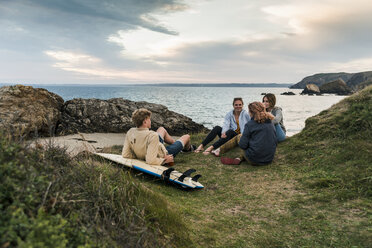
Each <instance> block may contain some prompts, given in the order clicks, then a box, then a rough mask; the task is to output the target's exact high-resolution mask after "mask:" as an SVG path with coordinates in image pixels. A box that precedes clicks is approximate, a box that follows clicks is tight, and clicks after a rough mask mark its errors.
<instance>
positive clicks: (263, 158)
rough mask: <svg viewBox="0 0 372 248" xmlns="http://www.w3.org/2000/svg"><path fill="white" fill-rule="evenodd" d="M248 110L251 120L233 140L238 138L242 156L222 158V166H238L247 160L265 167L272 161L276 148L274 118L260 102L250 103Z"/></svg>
mask: <svg viewBox="0 0 372 248" xmlns="http://www.w3.org/2000/svg"><path fill="white" fill-rule="evenodd" d="M248 109H249V115H250V116H251V120H250V121H249V122H248V123H247V124H246V125H245V127H244V132H243V134H242V135H239V136H237V137H235V138H234V139H239V138H240V140H239V141H238V144H239V147H240V148H241V149H243V150H244V155H242V156H240V157H239V158H227V157H222V158H221V162H222V163H223V164H240V163H241V162H242V161H244V160H247V161H249V162H250V163H251V164H252V165H265V164H269V163H271V162H272V160H273V159H274V155H275V150H276V146H277V138H276V131H275V127H274V124H273V123H272V122H271V120H272V119H274V117H273V116H272V115H271V114H270V113H267V112H266V110H265V106H264V105H263V104H262V103H260V102H252V103H250V104H249V105H248Z"/></svg>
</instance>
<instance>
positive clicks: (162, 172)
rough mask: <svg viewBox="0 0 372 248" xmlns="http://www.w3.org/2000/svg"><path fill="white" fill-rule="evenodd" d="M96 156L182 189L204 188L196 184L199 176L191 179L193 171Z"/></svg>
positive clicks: (113, 155)
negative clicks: (180, 170)
mask: <svg viewBox="0 0 372 248" xmlns="http://www.w3.org/2000/svg"><path fill="white" fill-rule="evenodd" d="M95 154H96V155H97V156H100V157H103V158H105V159H108V160H110V161H113V162H115V163H118V164H122V165H125V166H127V167H130V168H133V169H135V170H138V171H142V172H144V173H146V174H150V175H153V176H155V177H158V178H161V179H163V180H164V181H167V182H171V183H174V184H177V185H180V186H181V187H183V188H192V189H202V188H204V186H203V185H202V184H201V183H199V182H198V179H199V178H200V177H201V175H195V176H193V177H191V174H192V173H194V172H195V170H194V169H189V170H187V171H185V172H183V173H182V172H179V171H176V170H175V169H174V168H172V167H170V168H168V167H165V166H161V165H149V164H146V163H145V162H144V161H141V160H138V159H129V158H123V157H122V156H121V155H118V154H111V153H95Z"/></svg>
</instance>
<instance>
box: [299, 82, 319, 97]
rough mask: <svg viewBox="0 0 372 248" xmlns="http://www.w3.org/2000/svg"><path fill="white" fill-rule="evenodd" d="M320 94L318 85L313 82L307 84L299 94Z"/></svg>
mask: <svg viewBox="0 0 372 248" xmlns="http://www.w3.org/2000/svg"><path fill="white" fill-rule="evenodd" d="M305 94H307V95H320V90H319V87H318V86H317V85H315V84H307V85H306V87H305V89H304V90H303V91H302V92H301V95H305Z"/></svg>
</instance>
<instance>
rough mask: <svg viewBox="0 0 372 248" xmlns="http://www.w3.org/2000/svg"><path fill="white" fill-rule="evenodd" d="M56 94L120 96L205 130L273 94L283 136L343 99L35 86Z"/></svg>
mask: <svg viewBox="0 0 372 248" xmlns="http://www.w3.org/2000/svg"><path fill="white" fill-rule="evenodd" d="M39 87H42V88H45V89H47V90H49V91H51V92H54V93H56V94H58V95H60V96H61V97H62V98H63V99H64V100H65V101H67V100H71V99H73V98H98V99H105V100H106V99H110V98H117V97H122V98H125V99H128V100H132V101H147V102H152V103H159V104H163V105H165V106H167V107H168V109H170V110H173V111H175V112H177V113H181V114H184V115H186V116H188V117H190V118H192V119H193V120H194V121H195V122H198V123H201V124H203V125H205V126H206V127H208V128H212V127H213V126H215V125H222V123H223V119H224V116H225V114H226V113H227V112H228V111H229V110H231V109H232V99H233V98H234V97H242V98H243V100H244V104H245V109H247V104H248V103H249V102H252V101H261V100H262V96H261V93H263V92H265V93H269V92H270V93H274V94H275V95H276V96H277V106H280V107H282V108H283V115H284V125H285V126H286V128H287V135H288V136H291V135H293V134H296V133H298V132H300V131H301V129H302V128H303V127H304V126H305V120H306V119H307V118H308V117H310V116H313V115H316V114H318V113H319V112H320V111H322V110H325V109H327V108H329V107H330V106H332V105H333V104H335V103H337V102H339V101H340V100H341V99H343V98H344V97H343V96H333V95H327V96H301V95H299V93H300V92H301V90H296V89H291V90H290V91H292V92H294V93H296V95H295V96H281V95H280V93H282V92H285V91H289V89H288V88H252V87H154V86H109V87H104V86H39Z"/></svg>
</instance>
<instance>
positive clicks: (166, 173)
mask: <svg viewBox="0 0 372 248" xmlns="http://www.w3.org/2000/svg"><path fill="white" fill-rule="evenodd" d="M172 171H174V168H169V169H166V170H165V171H163V173H162V174H161V178H162V179H163V180H164V181H169V177H170V174H171V172H172Z"/></svg>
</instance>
